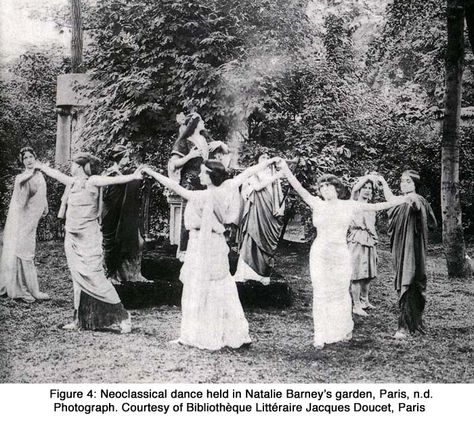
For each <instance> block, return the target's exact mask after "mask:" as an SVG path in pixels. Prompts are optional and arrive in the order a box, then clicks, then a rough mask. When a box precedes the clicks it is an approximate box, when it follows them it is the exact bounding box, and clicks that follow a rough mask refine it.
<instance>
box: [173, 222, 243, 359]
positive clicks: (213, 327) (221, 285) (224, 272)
mask: <svg viewBox="0 0 474 422" xmlns="http://www.w3.org/2000/svg"><path fill="white" fill-rule="evenodd" d="M198 238H199V231H197V230H192V231H190V236H189V243H188V249H187V253H186V259H185V262H184V264H183V267H182V269H181V274H180V280H181V281H182V282H183V296H182V298H181V311H182V318H181V334H180V339H179V340H180V342H181V343H183V344H187V345H190V346H195V347H198V348H201V349H209V350H218V349H221V348H222V347H225V346H229V347H232V348H238V347H241V346H242V345H244V344H248V343H250V342H251V339H250V336H249V326H248V322H247V320H246V319H245V315H244V311H243V309H242V305H241V303H240V300H239V295H238V292H237V286H236V284H235V281H234V279H233V277H232V276H231V275H230V271H229V259H228V253H229V248H228V246H227V243H226V241H225V238H224V236H223V235H222V234H217V233H212V235H211V242H210V243H209V244H208V245H206V246H207V249H206V258H207V259H206V263H205V266H206V268H207V269H208V271H206V274H207V276H206V277H205V278H204V279H203V278H202V277H201V276H200V274H199V273H200V271H201V268H202V262H201V260H202V253H201V251H199V242H198Z"/></svg>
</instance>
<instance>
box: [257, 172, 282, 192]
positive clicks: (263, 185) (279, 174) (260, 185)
mask: <svg viewBox="0 0 474 422" xmlns="http://www.w3.org/2000/svg"><path fill="white" fill-rule="evenodd" d="M282 176H283V173H282V172H280V171H279V172H277V173H275V174H273V175H272V176H271V177H269V178H268V179H266V180H264V181H263V182H257V181H255V182H253V183H252V184H251V186H252V188H253V189H254V190H256V191H261V190H262V189H265V188H266V187H267V186H268V185H271V184H272V183H273V182H275V181H276V180H278V179H279V178H280V177H282Z"/></svg>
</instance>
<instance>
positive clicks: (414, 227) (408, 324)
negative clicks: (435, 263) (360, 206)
mask: <svg viewBox="0 0 474 422" xmlns="http://www.w3.org/2000/svg"><path fill="white" fill-rule="evenodd" d="M419 182H420V176H419V174H418V173H417V172H416V171H414V170H407V171H405V172H403V174H402V177H401V180H400V189H401V191H402V193H403V194H404V195H405V196H407V197H408V202H406V203H403V204H400V205H398V206H397V207H394V208H392V209H390V210H388V216H389V234H390V247H391V251H392V257H393V266H394V270H395V289H396V290H397V292H398V304H399V308H400V316H399V319H398V330H397V332H396V333H395V336H394V337H395V338H404V337H406V336H407V334H408V333H415V332H416V331H419V332H421V333H423V332H424V329H423V321H422V315H423V310H424V308H425V303H426V281H427V277H426V244H427V240H428V227H435V226H436V224H437V223H436V218H435V216H434V214H433V210H432V209H431V206H430V204H429V203H428V201H426V199H425V198H423V197H422V196H421V195H418V194H417V193H416V189H417V185H418V184H419Z"/></svg>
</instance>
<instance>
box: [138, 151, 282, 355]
mask: <svg viewBox="0 0 474 422" xmlns="http://www.w3.org/2000/svg"><path fill="white" fill-rule="evenodd" d="M272 162H274V161H272V160H268V161H266V162H263V163H260V164H258V165H257V166H254V167H250V168H248V169H247V170H245V171H244V172H242V173H241V174H240V175H238V176H237V177H235V178H234V179H229V180H225V179H226V176H227V174H226V171H225V168H224V165H223V164H222V163H220V162H219V161H216V160H206V161H204V162H203V163H202V164H201V172H200V175H199V177H200V182H201V183H202V185H203V186H206V190H204V191H193V190H189V189H185V188H183V187H182V186H180V185H179V184H178V183H176V182H175V181H173V180H172V179H170V178H168V177H166V176H163V175H161V174H159V173H157V172H154V171H153V170H151V169H148V168H145V169H144V172H145V173H147V174H149V175H150V176H151V177H153V178H155V179H156V180H157V181H158V182H159V183H161V184H162V185H164V186H165V187H167V188H168V189H171V190H173V191H174V192H176V193H177V194H178V195H180V196H182V197H183V198H184V199H186V200H187V201H188V205H187V207H186V211H185V215H184V221H185V224H186V228H187V229H188V230H189V233H190V234H189V245H188V250H187V253H186V259H185V261H184V264H183V267H182V268H181V273H180V280H181V281H182V282H183V296H182V299H181V311H182V319H181V334H180V337H179V339H178V340H177V342H178V343H182V344H187V345H190V346H195V347H198V348H201V349H209V350H217V349H221V348H222V347H225V346H229V347H232V348H238V347H241V346H243V345H244V344H248V343H250V342H251V340H250V336H249V332H248V323H247V320H246V319H245V315H244V312H243V309H242V305H241V304H240V300H239V296H238V293H237V287H236V284H235V281H234V279H233V277H232V276H231V274H230V271H229V258H228V253H229V247H228V246H227V243H226V240H225V237H224V230H225V227H224V224H226V223H228V222H229V221H233V220H234V219H235V218H236V215H237V214H238V213H239V212H240V202H239V190H238V188H239V186H240V185H241V184H242V183H243V182H244V181H245V180H247V179H248V178H249V177H250V176H252V175H254V174H256V173H257V172H259V171H261V170H263V169H264V168H265V167H267V166H268V165H269V164H271V163H272Z"/></svg>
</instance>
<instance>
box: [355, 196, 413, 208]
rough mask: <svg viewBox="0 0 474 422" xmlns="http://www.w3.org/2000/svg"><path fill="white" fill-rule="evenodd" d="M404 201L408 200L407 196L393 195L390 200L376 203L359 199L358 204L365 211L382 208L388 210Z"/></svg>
mask: <svg viewBox="0 0 474 422" xmlns="http://www.w3.org/2000/svg"><path fill="white" fill-rule="evenodd" d="M404 202H408V197H407V196H394V195H393V197H392V199H390V201H386V202H377V203H376V204H367V203H364V202H358V201H357V206H358V207H359V209H361V210H364V211H382V210H386V209H389V208H392V207H395V206H397V205H400V204H403V203H404Z"/></svg>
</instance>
